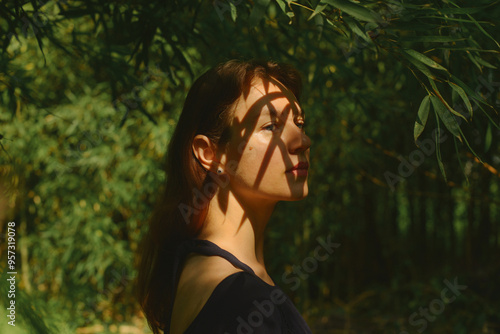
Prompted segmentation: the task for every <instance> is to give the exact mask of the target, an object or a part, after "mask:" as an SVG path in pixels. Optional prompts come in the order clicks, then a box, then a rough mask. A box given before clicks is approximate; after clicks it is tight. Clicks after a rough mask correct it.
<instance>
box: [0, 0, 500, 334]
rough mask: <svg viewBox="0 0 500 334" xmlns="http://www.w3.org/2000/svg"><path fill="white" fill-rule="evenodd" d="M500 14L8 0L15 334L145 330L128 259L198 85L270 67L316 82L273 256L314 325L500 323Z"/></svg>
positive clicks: (323, 328)
mask: <svg viewBox="0 0 500 334" xmlns="http://www.w3.org/2000/svg"><path fill="white" fill-rule="evenodd" d="M499 17H500V6H499V4H498V1H485V0H474V1H471V0H469V1H458V0H457V1H449V0H448V1H437V0H436V1H432V0H425V1H417V0H408V1H396V0H390V1H374V0H361V1H347V0H323V1H322V2H319V1H316V0H311V1H306V0H298V1H289V0H286V1H284V0H273V1H270V0H254V1H242V0H215V1H201V0H186V1H164V0H163V1H159V0H151V1H144V0H135V1H130V0H129V1H116V0H112V1H97V0H88V1H70V0H63V1H55V0H53V1H47V0H45V1H44V0H42V1H36V0H33V1H20V0H17V1H2V3H1V4H0V32H1V33H0V43H1V44H0V45H1V56H0V57H1V58H0V177H1V178H0V188H1V192H0V193H1V196H0V233H1V234H0V241H1V244H0V245H1V246H0V255H1V256H0V260H1V262H0V271H1V273H2V275H1V281H0V287H1V289H0V293H1V295H0V296H1V297H0V300H1V304H2V310H3V311H2V312H0V313H1V318H0V331H1V332H2V333H14V334H16V333H118V332H119V333H143V332H144V333H147V332H148V329H147V324H146V323H145V320H144V317H143V316H142V314H141V312H140V309H139V306H138V304H137V301H136V300H135V299H134V297H133V285H134V284H133V282H134V279H135V277H136V270H135V268H134V252H135V251H136V249H137V245H138V242H139V240H140V238H141V236H142V235H143V233H144V232H145V228H146V222H147V219H148V217H149V214H150V213H151V210H152V206H153V204H154V201H155V199H156V194H157V192H158V189H159V185H160V184H161V183H162V181H163V180H164V177H165V176H164V175H163V173H162V169H161V168H162V163H163V160H162V159H163V157H164V154H165V150H166V145H167V143H168V141H169V136H170V135H171V134H172V131H173V129H174V127H175V124H176V120H177V118H178V116H179V113H180V111H181V108H182V104H183V101H184V98H185V96H186V93H187V90H188V89H189V87H190V86H191V84H192V83H193V80H194V79H195V78H196V77H198V76H199V75H200V74H201V73H203V72H204V71H206V70H207V69H208V68H210V67H212V66H214V65H216V64H217V63H219V62H221V61H225V60H228V59H231V58H239V59H247V58H255V57H256V58H263V59H272V60H275V61H279V62H286V63H289V64H292V65H293V66H295V67H296V68H297V69H299V71H300V72H301V73H302V75H303V79H304V86H305V90H304V93H303V96H302V99H301V103H302V106H303V109H304V110H305V112H306V119H307V123H308V124H307V128H306V129H307V130H306V132H307V134H308V135H309V136H310V137H311V139H312V142H313V146H312V147H311V170H310V176H309V188H310V194H309V196H308V197H307V198H306V199H304V200H302V201H299V202H293V203H285V202H283V203H279V204H278V206H277V209H276V212H275V214H274V215H273V217H272V219H271V221H270V224H269V228H268V239H267V243H266V249H267V253H266V254H268V258H267V261H266V262H267V264H268V266H269V268H270V274H271V276H272V277H273V278H274V280H275V282H277V284H278V285H280V286H281V287H282V288H283V289H284V291H286V292H287V293H288V294H289V296H290V297H291V298H292V299H293V301H294V302H295V303H296V305H297V307H298V309H299V310H300V311H301V313H302V314H303V316H304V318H305V319H306V320H307V322H308V323H309V324H310V327H311V328H312V330H313V332H314V333H382V332H383V333H399V334H402V333H422V332H425V333H500V301H499V300H500V288H499V280H498V278H500V261H499V255H500V244H499V241H500V228H499V226H498V222H499V221H500V189H499V186H500V179H499V176H500V174H499V168H500V155H499V141H498V138H499V134H500V117H499V115H498V107H499V106H500V77H499V75H498V74H499V72H498V66H499V64H500V62H499V52H500V45H499V43H498V42H497V40H496V38H497V37H500V28H499V26H498V18H499ZM9 227H10V229H9ZM9 238H10V239H9ZM14 240H15V253H16V257H15V262H11V263H10V265H12V264H13V265H14V267H15V268H14V269H15V270H16V272H17V274H16V284H15V287H16V296H15V301H16V322H15V324H16V326H15V327H13V326H10V325H9V324H8V321H10V320H9V318H8V317H6V315H8V312H9V311H8V310H6V308H7V307H8V306H9V302H10V300H11V297H8V289H10V284H9V281H7V277H8V275H7V272H10V271H12V269H11V268H8V266H9V262H8V255H9V253H8V250H9V249H8V245H9V242H14ZM329 242H330V243H334V244H335V247H334V248H332V249H330V250H331V252H329V253H328V256H326V257H325V256H323V257H318V256H316V255H315V252H314V250H315V249H316V248H317V247H318V246H321V245H323V244H325V243H329Z"/></svg>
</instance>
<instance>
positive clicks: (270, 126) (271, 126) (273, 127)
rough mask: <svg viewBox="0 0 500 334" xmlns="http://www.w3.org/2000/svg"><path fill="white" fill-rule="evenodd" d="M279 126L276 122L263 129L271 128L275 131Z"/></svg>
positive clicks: (270, 129)
mask: <svg viewBox="0 0 500 334" xmlns="http://www.w3.org/2000/svg"><path fill="white" fill-rule="evenodd" d="M277 127H278V126H277V124H276V123H272V124H269V125H267V126H265V127H263V129H264V130H269V131H274V130H276V128H277Z"/></svg>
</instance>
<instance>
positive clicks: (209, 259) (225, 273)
mask: <svg viewBox="0 0 500 334" xmlns="http://www.w3.org/2000/svg"><path fill="white" fill-rule="evenodd" d="M238 272H243V270H242V269H240V268H236V267H235V266H233V265H232V264H231V263H229V262H228V261H227V260H225V259H223V258H221V257H219V256H205V255H201V254H195V253H193V254H190V255H188V256H187V257H186V260H185V261H184V266H183V269H182V272H181V276H180V277H179V283H178V285H177V289H176V295H175V302H174V307H173V312H172V318H171V319H172V324H173V326H172V333H183V332H184V330H185V329H186V328H187V326H188V325H189V324H190V323H191V322H192V321H193V320H194V319H195V318H196V316H197V315H198V313H199V312H200V311H201V309H202V308H203V306H204V305H205V303H206V302H207V301H208V299H209V298H210V296H211V295H212V293H213V291H214V290H215V288H216V287H217V286H218V285H219V284H220V283H221V282H222V281H223V280H224V279H225V278H227V277H229V276H231V275H233V274H236V273H238Z"/></svg>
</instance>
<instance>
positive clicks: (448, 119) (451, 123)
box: [430, 96, 462, 142]
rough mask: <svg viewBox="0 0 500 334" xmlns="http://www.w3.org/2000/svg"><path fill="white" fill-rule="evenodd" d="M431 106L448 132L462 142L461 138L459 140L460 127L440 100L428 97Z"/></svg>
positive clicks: (435, 97)
mask: <svg viewBox="0 0 500 334" xmlns="http://www.w3.org/2000/svg"><path fill="white" fill-rule="evenodd" d="M430 99H431V102H432V106H433V107H434V110H435V111H436V113H437V114H438V116H439V118H440V119H441V121H443V123H444V126H445V127H446V128H447V129H448V131H450V132H451V133H452V134H453V135H454V136H455V137H457V139H458V140H460V141H461V142H462V138H460V132H459V129H460V126H459V125H458V123H457V121H456V120H455V118H454V117H453V115H452V114H451V113H450V112H449V110H448V109H447V108H446V106H445V105H444V104H443V102H441V100H440V99H439V98H438V97H437V96H431V97H430Z"/></svg>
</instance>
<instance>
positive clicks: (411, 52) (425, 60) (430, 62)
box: [403, 49, 448, 72]
mask: <svg viewBox="0 0 500 334" xmlns="http://www.w3.org/2000/svg"><path fill="white" fill-rule="evenodd" d="M403 51H404V52H405V53H406V54H408V55H410V56H411V57H413V58H415V59H417V60H418V61H420V62H422V63H424V64H425V65H427V66H429V67H432V68H435V69H437V70H442V71H446V72H448V70H447V69H446V68H444V67H443V66H441V65H439V64H438V63H437V62H435V61H434V60H432V59H431V58H429V57H427V56H424V55H423V54H421V53H420V52H417V51H415V50H412V49H405V50H403Z"/></svg>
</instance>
